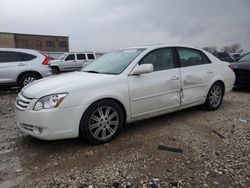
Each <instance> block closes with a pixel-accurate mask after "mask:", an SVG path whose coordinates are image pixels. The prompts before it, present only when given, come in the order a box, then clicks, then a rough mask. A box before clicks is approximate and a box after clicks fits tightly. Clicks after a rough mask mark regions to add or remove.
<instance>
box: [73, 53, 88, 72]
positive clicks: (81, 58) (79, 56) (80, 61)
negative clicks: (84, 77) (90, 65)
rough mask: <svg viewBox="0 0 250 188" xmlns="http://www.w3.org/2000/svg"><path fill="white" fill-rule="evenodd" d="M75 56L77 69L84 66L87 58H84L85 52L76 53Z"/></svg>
mask: <svg viewBox="0 0 250 188" xmlns="http://www.w3.org/2000/svg"><path fill="white" fill-rule="evenodd" d="M76 58H77V66H78V69H81V68H82V67H84V66H85V65H86V62H87V60H86V54H85V53H77V54H76Z"/></svg>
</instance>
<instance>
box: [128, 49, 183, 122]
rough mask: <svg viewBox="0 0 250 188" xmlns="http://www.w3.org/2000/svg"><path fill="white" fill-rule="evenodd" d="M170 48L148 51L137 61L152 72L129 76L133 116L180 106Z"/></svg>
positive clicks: (173, 60) (178, 88)
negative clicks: (150, 65)
mask: <svg viewBox="0 0 250 188" xmlns="http://www.w3.org/2000/svg"><path fill="white" fill-rule="evenodd" d="M175 59H176V58H175V55H174V53H173V50H172V49H171V48H162V49H157V50H154V51H152V52H149V53H148V54H147V55H146V56H145V57H144V58H143V59H142V60H141V61H140V62H139V65H141V64H152V65H153V67H154V71H153V72H152V73H147V74H141V75H130V76H128V84H129V92H130V104H131V112H132V117H133V118H136V117H140V116H145V115H149V114H150V115H151V114H154V115H157V114H159V113H161V112H163V111H168V110H172V109H176V108H179V107H180V95H179V93H180V72H179V68H178V67H177V64H176V61H175Z"/></svg>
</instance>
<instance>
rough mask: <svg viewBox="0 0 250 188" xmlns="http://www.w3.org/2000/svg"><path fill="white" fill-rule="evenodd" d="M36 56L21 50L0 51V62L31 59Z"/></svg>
mask: <svg viewBox="0 0 250 188" xmlns="http://www.w3.org/2000/svg"><path fill="white" fill-rule="evenodd" d="M35 58H36V56H34V55H31V54H27V53H23V52H9V51H1V52H0V62H2V63H3V62H19V61H31V60H33V59H35Z"/></svg>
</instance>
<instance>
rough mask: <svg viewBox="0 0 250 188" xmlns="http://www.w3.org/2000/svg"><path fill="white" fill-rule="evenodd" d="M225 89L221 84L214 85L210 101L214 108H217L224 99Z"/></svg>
mask: <svg viewBox="0 0 250 188" xmlns="http://www.w3.org/2000/svg"><path fill="white" fill-rule="evenodd" d="M222 95H223V91H222V88H221V87H220V85H214V86H213V87H212V88H211V90H210V93H209V98H208V100H209V103H210V105H211V106H212V107H213V108H216V107H218V106H219V105H220V103H221V100H222Z"/></svg>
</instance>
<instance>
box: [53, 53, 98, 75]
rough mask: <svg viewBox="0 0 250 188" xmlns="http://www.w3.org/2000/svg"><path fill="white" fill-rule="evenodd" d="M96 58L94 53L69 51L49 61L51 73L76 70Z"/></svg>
mask: <svg viewBox="0 0 250 188" xmlns="http://www.w3.org/2000/svg"><path fill="white" fill-rule="evenodd" d="M95 59H96V54H95V53H85V52H69V53H65V54H63V55H62V56H60V57H59V58H58V59H57V60H52V61H50V66H51V68H52V71H53V74H58V73H60V72H68V71H78V70H81V69H82V68H83V67H84V66H86V65H88V64H90V63H91V62H92V61H94V60H95Z"/></svg>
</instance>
